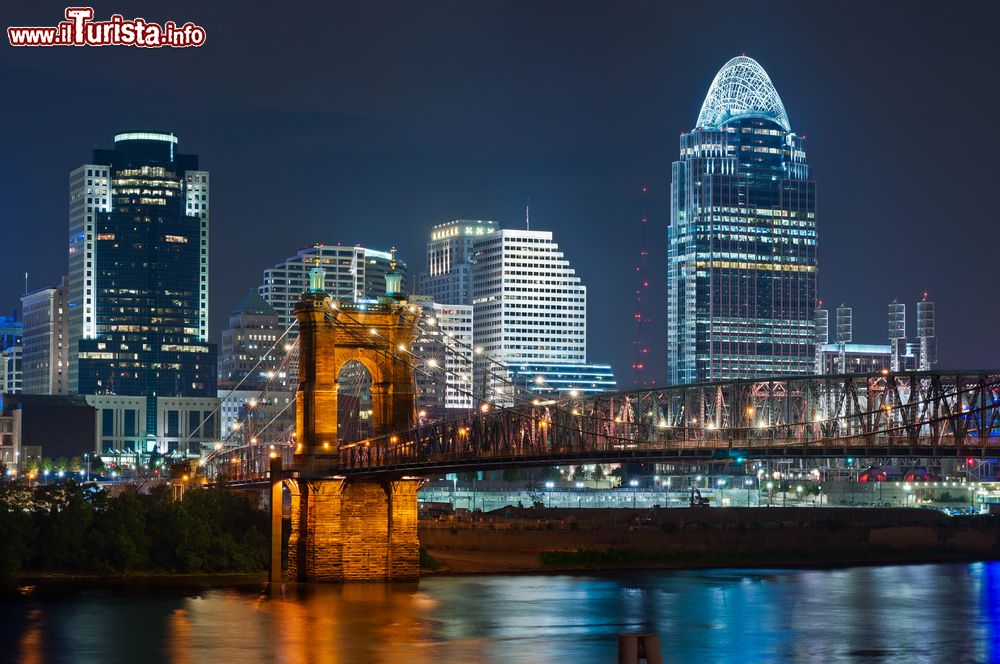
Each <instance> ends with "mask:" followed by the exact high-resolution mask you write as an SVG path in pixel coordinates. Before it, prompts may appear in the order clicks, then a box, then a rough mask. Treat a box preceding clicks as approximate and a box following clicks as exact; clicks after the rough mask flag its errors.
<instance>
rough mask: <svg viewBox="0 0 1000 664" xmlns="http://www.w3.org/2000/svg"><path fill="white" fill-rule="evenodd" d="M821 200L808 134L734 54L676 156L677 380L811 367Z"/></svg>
mask: <svg viewBox="0 0 1000 664" xmlns="http://www.w3.org/2000/svg"><path fill="white" fill-rule="evenodd" d="M815 212H816V187H815V182H814V181H813V180H812V175H811V171H810V168H809V166H808V165H807V163H806V153H805V141H804V139H803V137H801V136H798V135H796V134H795V133H794V132H792V129H791V125H790V123H789V121H788V116H787V114H786V113H785V108H784V105H783V104H782V102H781V98H780V97H779V96H778V92H777V90H775V88H774V85H773V84H772V83H771V79H770V78H769V77H768V75H767V73H766V72H765V71H764V69H763V68H762V67H761V66H760V65H759V64H758V63H757V62H756V61H755V60H753V59H751V58H748V57H745V56H740V57H736V58H733V59H732V60H730V61H729V62H727V63H726V64H725V65H724V66H723V67H722V69H720V70H719V73H718V74H716V76H715V79H714V80H713V81H712V84H711V86H710V88H709V91H708V95H707V96H706V97H705V101H704V103H703V104H702V107H701V112H700V113H699V115H698V120H697V122H696V124H695V128H694V129H693V130H692V131H690V132H687V133H685V134H682V135H681V137H680V157H679V159H678V160H677V161H675V162H674V164H673V174H672V182H671V220H670V228H669V247H668V308H667V330H668V331H667V344H668V348H667V363H668V373H669V381H670V382H671V383H691V382H697V381H705V380H716V379H727V378H745V377H753V376H764V375H781V374H798V373H809V372H811V371H813V370H814V368H815V364H816V355H815V346H814V344H815V338H814V335H815V326H814V321H813V314H814V310H815V308H816V272H817V259H816V218H815V217H816V214H815Z"/></svg>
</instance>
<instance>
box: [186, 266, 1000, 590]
mask: <svg viewBox="0 0 1000 664" xmlns="http://www.w3.org/2000/svg"><path fill="white" fill-rule="evenodd" d="M311 278H312V280H311V288H310V291H309V292H307V293H306V294H305V295H304V296H303V298H302V300H301V301H300V303H299V305H298V307H297V308H296V311H295V313H296V322H297V325H298V338H297V340H296V341H295V342H294V343H292V344H285V348H286V351H287V352H286V357H285V358H284V359H282V362H291V360H289V359H288V356H290V355H294V356H295V360H294V363H297V369H298V388H297V391H296V396H295V400H294V406H295V413H296V417H295V425H294V427H292V426H288V427H285V428H280V427H277V428H276V431H275V432H273V434H272V435H271V436H270V437H266V436H264V435H263V434H264V433H265V431H266V429H267V427H268V426H269V425H270V424H272V423H273V422H275V421H277V420H278V419H279V416H280V415H281V413H280V412H279V413H278V414H276V415H274V417H273V418H271V420H270V422H268V423H267V424H266V425H265V426H264V427H263V428H259V429H258V430H257V431H256V432H255V434H254V435H253V436H251V437H250V438H249V439H247V438H246V436H244V437H243V440H242V441H227V443H226V444H224V445H222V446H221V447H220V448H219V449H218V450H216V451H214V452H212V453H211V454H209V455H208V456H207V457H206V458H205V460H204V461H203V463H202V464H201V467H200V469H199V470H200V472H201V473H202V474H203V476H204V477H205V478H206V479H207V480H208V481H209V482H210V483H227V484H236V485H244V486H253V485H263V484H269V485H270V486H271V487H272V503H275V501H276V502H277V504H278V505H280V504H281V490H282V486H283V485H284V487H285V488H286V489H287V490H288V491H289V492H290V493H291V498H292V535H291V539H290V541H289V573H290V575H291V576H292V577H293V578H298V579H308V580H358V579H386V578H388V579H393V578H409V577H413V576H416V575H417V574H418V559H419V556H418V552H419V543H418V541H417V536H416V519H417V490H418V488H419V486H420V484H421V482H422V479H421V478H422V477H424V476H427V475H440V474H442V473H446V472H460V471H469V470H484V469H491V468H504V467H526V466H543V465H570V464H573V465H576V464H586V463H610V462H628V461H653V462H656V461H660V462H678V461H685V460H690V461H697V460H705V459H734V460H735V459H749V458H769V457H771V458H773V457H795V456H813V457H838V456H858V457H862V456H867V457H921V458H930V457H968V456H974V457H985V456H995V455H997V447H998V445H1000V371H951V372H946V371H925V372H905V373H889V372H880V373H875V374H867V375H838V376H788V377H772V378H766V379H747V380H732V381H725V382H718V383H705V384H698V385H680V386H668V387H662V388H643V389H639V390H634V391H627V392H618V393H606V394H599V395H594V396H586V397H584V396H581V395H579V394H577V393H575V392H569V393H566V394H562V395H559V396H558V397H557V398H542V397H540V396H539V395H538V394H537V393H532V392H530V391H529V390H527V389H526V388H524V387H521V386H518V385H516V384H515V383H514V382H513V381H512V380H511V378H510V376H509V375H508V374H507V372H506V369H505V367H503V365H501V364H499V363H496V362H492V361H490V360H489V358H488V357H485V356H484V354H483V353H481V352H479V349H476V348H462V347H461V342H459V341H458V340H456V339H453V338H450V337H445V338H444V340H443V341H444V343H445V348H446V350H447V351H450V352H454V353H456V354H460V355H461V356H462V357H463V358H464V361H466V362H467V363H468V366H467V367H463V366H462V365H461V364H458V365H457V369H456V368H454V367H453V368H452V369H448V368H447V367H446V366H444V365H445V363H441V362H434V361H432V360H431V359H428V358H422V357H420V356H419V355H418V354H416V353H415V352H414V351H413V346H412V344H413V341H414V340H415V339H416V338H417V337H418V335H420V334H421V333H423V332H424V331H425V330H424V329H423V326H427V325H433V319H430V320H424V319H422V317H421V310H420V307H418V306H416V305H413V304H411V303H409V302H407V301H406V299H405V298H404V297H402V296H400V295H396V294H394V293H392V292H391V291H390V292H389V293H388V294H387V296H386V297H384V298H381V299H380V301H379V302H378V303H374V304H355V303H347V302H334V301H332V300H331V298H330V297H329V296H328V295H327V294H326V293H325V292H324V290H323V273H322V270H320V269H318V268H317V269H315V270H313V273H312V275H311ZM287 333H288V330H286V334H287ZM280 341H281V340H279V342H280ZM470 351H471V352H470ZM285 366H288V365H285ZM349 366H350V367H354V369H355V370H354V371H351V372H348V375H351V376H354V378H350V379H348V380H346V381H345V380H344V376H345V373H344V369H345V367H349ZM358 367H362V368H363V371H357V370H356V369H357V368H358ZM474 371H475V372H476V373H477V374H478V375H477V379H476V385H477V386H478V387H477V388H475V390H476V392H477V393H476V394H471V395H470V396H473V397H474V398H475V400H474V402H473V403H475V404H476V407H475V408H472V409H470V410H468V411H465V412H462V413H461V414H460V415H458V416H455V417H447V418H442V419H438V420H436V421H435V420H427V419H426V418H418V417H417V416H416V408H415V403H416V387H415V385H416V380H415V379H416V377H417V376H418V375H420V376H423V377H425V378H427V379H428V380H434V381H443V382H446V383H448V385H449V387H450V388H451V389H455V384H456V381H455V380H454V379H455V378H457V377H460V376H457V375H456V374H461V373H463V372H468V374H472V373H473V372H474ZM270 373H276V372H273V371H272V372H269V374H268V375H270ZM468 374H466V375H468ZM359 376H360V378H359ZM360 387H364V388H365V389H367V390H368V391H369V392H370V400H371V405H370V408H371V411H370V416H369V418H368V426H367V427H358V426H352V425H351V422H352V419H351V418H352V415H351V414H350V413H346V414H345V412H344V409H343V408H342V407H341V406H342V405H343V402H344V400H345V399H346V400H347V401H348V402H349V403H351V404H353V405H354V406H355V410H357V408H356V406H357V404H358V403H359V402H360V398H359V393H358V390H359V389H360ZM290 405H291V404H289V406H290ZM289 406H286V408H287V407H289ZM353 417H356V414H355V415H353ZM355 424H356V422H355ZM277 518H279V519H280V514H279V515H278V517H277ZM278 526H279V528H280V521H279V522H278ZM279 569H280V567H279Z"/></svg>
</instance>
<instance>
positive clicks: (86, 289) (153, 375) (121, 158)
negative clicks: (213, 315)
mask: <svg viewBox="0 0 1000 664" xmlns="http://www.w3.org/2000/svg"><path fill="white" fill-rule="evenodd" d="M176 148H177V137H176V136H174V135H173V134H169V133H160V132H142V131H139V132H125V133H120V134H117V135H115V142H114V148H112V149H110V150H104V149H96V150H94V154H93V159H92V160H91V163H87V164H84V165H82V166H80V167H79V168H77V169H75V170H74V171H73V172H72V173H71V174H70V191H69V193H70V196H69V198H70V235H69V298H68V299H69V302H68V308H69V362H70V367H69V391H70V392H77V393H79V394H91V395H97V394H107V395H124V396H142V397H145V398H146V400H147V404H146V413H145V416H146V420H145V422H143V423H142V430H143V433H144V434H147V435H154V436H155V435H156V434H157V421H156V413H157V399H158V398H163V397H190V398H199V397H200V398H212V399H214V398H215V391H216V371H217V366H216V348H215V345H214V344H210V343H208V242H209V235H208V230H209V174H208V172H207V171H204V170H201V169H200V168H199V166H198V157H197V156H195V155H186V154H180V153H178V152H177V151H176Z"/></svg>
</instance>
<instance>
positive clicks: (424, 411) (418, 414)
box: [417, 410, 427, 417]
mask: <svg viewBox="0 0 1000 664" xmlns="http://www.w3.org/2000/svg"><path fill="white" fill-rule="evenodd" d="M417 417H427V411H426V410H422V411H420V412H419V413H417Z"/></svg>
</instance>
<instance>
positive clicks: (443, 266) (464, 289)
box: [415, 219, 495, 305]
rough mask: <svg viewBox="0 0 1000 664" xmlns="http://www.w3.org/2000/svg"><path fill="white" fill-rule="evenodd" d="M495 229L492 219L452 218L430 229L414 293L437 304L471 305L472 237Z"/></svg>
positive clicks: (473, 239)
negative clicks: (423, 269)
mask: <svg viewBox="0 0 1000 664" xmlns="http://www.w3.org/2000/svg"><path fill="white" fill-rule="evenodd" d="M494 230H495V226H494V223H493V222H492V221H483V220H479V219H456V220H454V221H449V222H446V223H443V224H438V225H437V226H434V228H432V229H431V236H430V239H429V240H428V241H427V270H426V271H425V272H423V273H421V275H420V280H419V284H418V286H417V288H416V289H415V292H417V293H420V294H421V295H427V296H429V297H430V298H431V300H433V301H434V302H437V303H439V304H468V305H471V304H472V263H473V260H474V253H475V249H474V246H475V243H476V240H479V239H482V237H483V236H484V235H489V234H490V233H492V232H493V231H494Z"/></svg>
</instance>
